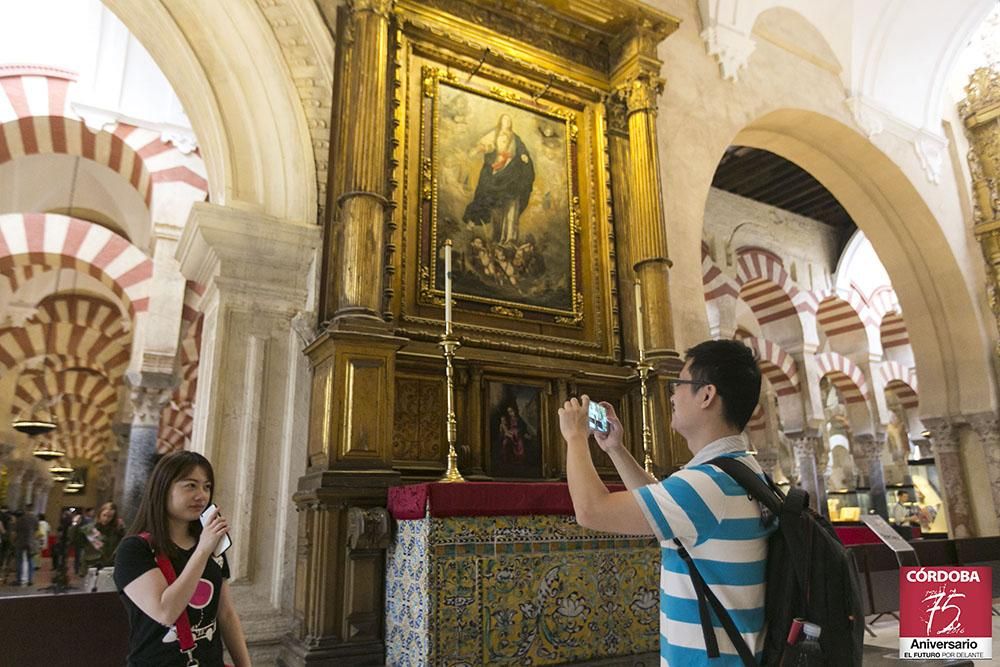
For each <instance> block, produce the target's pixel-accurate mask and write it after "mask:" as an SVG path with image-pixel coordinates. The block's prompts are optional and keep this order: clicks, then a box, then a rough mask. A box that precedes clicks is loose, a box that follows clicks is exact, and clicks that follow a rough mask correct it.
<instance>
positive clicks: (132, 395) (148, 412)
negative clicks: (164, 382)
mask: <svg viewBox="0 0 1000 667" xmlns="http://www.w3.org/2000/svg"><path fill="white" fill-rule="evenodd" d="M171 391H172V389H171V387H146V386H143V385H139V386H137V387H131V388H130V389H129V393H128V396H129V401H130V402H131V404H132V424H133V425H136V426H159V424H160V415H161V413H162V412H163V408H164V407H165V406H166V405H167V403H168V402H169V401H170V394H171Z"/></svg>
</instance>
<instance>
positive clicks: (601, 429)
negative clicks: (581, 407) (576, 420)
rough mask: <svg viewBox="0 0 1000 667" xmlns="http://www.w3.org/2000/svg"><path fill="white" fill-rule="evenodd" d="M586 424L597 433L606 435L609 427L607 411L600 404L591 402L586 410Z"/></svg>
mask: <svg viewBox="0 0 1000 667" xmlns="http://www.w3.org/2000/svg"><path fill="white" fill-rule="evenodd" d="M587 423H588V425H589V426H590V428H591V429H592V430H594V431H597V432H598V433H607V432H608V431H609V430H610V429H611V427H610V425H609V424H608V410H607V408H605V407H604V406H603V405H601V404H600V403H593V402H591V404H590V407H589V408H588V409H587Z"/></svg>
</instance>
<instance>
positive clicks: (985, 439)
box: [969, 412, 1000, 519]
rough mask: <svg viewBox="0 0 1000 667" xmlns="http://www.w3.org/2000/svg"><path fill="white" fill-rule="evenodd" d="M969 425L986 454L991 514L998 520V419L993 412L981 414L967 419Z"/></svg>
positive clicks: (999, 495)
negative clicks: (991, 504)
mask: <svg viewBox="0 0 1000 667" xmlns="http://www.w3.org/2000/svg"><path fill="white" fill-rule="evenodd" d="M969 425H970V426H972V429H973V430H974V431H975V432H976V435H978V436H979V441H980V442H981V443H982V445H983V452H984V453H985V454H986V466H987V474H988V475H989V480H990V491H991V495H992V496H993V512H994V514H995V515H996V516H997V518H998V519H1000V417H998V416H997V414H996V413H995V412H983V413H980V414H977V415H972V416H971V417H969Z"/></svg>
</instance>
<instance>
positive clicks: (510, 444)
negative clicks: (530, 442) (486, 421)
mask: <svg viewBox="0 0 1000 667" xmlns="http://www.w3.org/2000/svg"><path fill="white" fill-rule="evenodd" d="M528 438H529V435H528V424H527V422H525V421H524V419H522V418H521V415H520V412H519V411H518V409H517V404H513V405H508V406H507V414H505V415H503V416H502V417H500V446H501V451H502V452H503V460H504V462H505V463H523V462H524V453H525V444H526V443H525V441H526V440H527V439H528Z"/></svg>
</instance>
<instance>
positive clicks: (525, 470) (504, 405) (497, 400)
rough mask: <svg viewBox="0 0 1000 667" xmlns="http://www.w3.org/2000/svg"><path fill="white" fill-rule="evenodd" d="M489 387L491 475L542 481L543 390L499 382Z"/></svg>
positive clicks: (492, 383) (488, 410)
mask: <svg viewBox="0 0 1000 667" xmlns="http://www.w3.org/2000/svg"><path fill="white" fill-rule="evenodd" d="M488 387H489V388H488V390H487V399H488V403H487V405H488V408H487V414H488V415H489V429H490V439H489V442H490V473H491V474H492V476H493V477H497V478H535V479H539V478H541V477H542V436H541V434H542V432H543V429H542V400H543V396H542V389H541V388H540V387H531V386H523V385H513V384H504V383H502V382H491V383H489V385H488Z"/></svg>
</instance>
